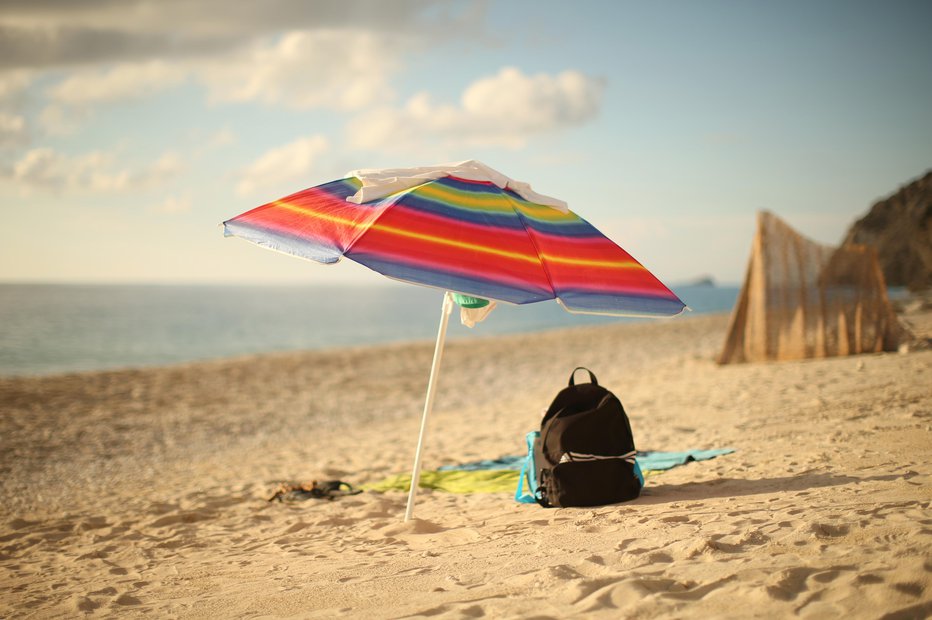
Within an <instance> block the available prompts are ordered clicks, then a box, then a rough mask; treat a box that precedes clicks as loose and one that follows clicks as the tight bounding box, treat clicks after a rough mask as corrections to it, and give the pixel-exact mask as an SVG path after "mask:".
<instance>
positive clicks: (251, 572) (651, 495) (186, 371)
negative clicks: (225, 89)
mask: <svg viewBox="0 0 932 620" xmlns="http://www.w3.org/2000/svg"><path fill="white" fill-rule="evenodd" d="M905 318H906V319H907V320H909V321H911V322H912V324H913V327H914V330H915V332H916V333H917V334H919V335H920V336H921V337H923V338H927V337H928V336H929V335H932V314H930V313H929V312H928V311H924V312H919V313H914V314H911V315H909V316H907V317H905ZM727 320H728V317H727V316H724V315H712V316H694V317H689V316H687V317H684V318H679V319H674V320H670V321H657V322H640V323H627V324H617V325H611V326H600V327H585V328H578V329H570V330H562V331H554V332H546V333H539V334H527V335H517V336H507V337H496V338H489V339H482V340H477V341H470V342H457V341H453V342H448V343H447V349H446V354H445V357H444V360H443V370H442V375H441V379H440V384H439V392H438V394H437V400H436V403H435V410H434V416H433V418H432V419H431V422H430V427H429V434H428V437H427V444H426V453H425V457H424V466H425V468H427V469H434V468H436V467H438V466H440V465H444V464H452V463H458V462H464V461H469V460H474V459H482V458H495V457H499V456H502V455H507V454H518V453H521V452H522V451H523V449H524V435H525V433H526V432H527V431H529V430H533V429H535V428H536V427H537V426H538V423H539V419H540V414H541V412H542V410H543V409H544V408H545V407H546V406H547V405H548V404H549V403H550V400H551V399H552V398H553V396H554V395H555V394H556V392H557V391H558V390H559V389H560V388H561V387H563V385H564V384H565V381H566V378H567V376H568V374H569V372H570V371H571V370H572V368H573V367H575V366H577V365H584V366H588V367H589V368H591V369H592V370H593V371H594V372H595V373H596V374H597V375H598V377H599V379H600V382H601V383H602V384H603V385H605V386H607V387H608V388H609V389H611V390H612V391H614V392H615V393H616V394H617V395H618V396H619V397H620V398H621V400H622V402H623V403H624V404H625V407H626V409H627V411H628V413H629V415H630V417H631V423H632V427H633V430H634V434H635V440H636V442H637V446H638V448H639V449H641V450H684V449H690V448H723V447H728V448H734V449H735V450H736V452H735V453H733V454H730V455H727V456H722V457H719V458H716V459H714V460H711V461H705V462H700V463H691V464H688V465H686V466H683V467H679V468H676V469H673V470H670V471H667V472H664V473H662V474H659V475H657V476H654V477H651V478H649V480H648V486H647V487H646V488H645V489H644V492H643V495H642V496H641V497H640V498H639V499H638V500H636V501H633V502H630V503H625V504H619V505H613V506H604V507H599V508H594V509H572V508H570V509H544V508H541V507H539V506H536V505H526V504H518V503H516V502H515V501H514V499H513V497H512V495H511V494H509V493H497V494H466V495H462V494H451V493H443V492H437V491H429V490H423V491H421V493H420V494H419V497H418V504H417V507H416V510H415V517H416V518H415V520H413V521H411V522H409V523H402V515H403V512H404V505H405V500H406V495H405V494H403V493H401V492H387V493H375V492H364V493H362V494H360V495H355V496H351V497H343V498H340V499H338V500H336V501H332V502H328V501H317V500H312V501H307V502H300V503H269V502H267V501H266V498H267V497H268V496H269V495H270V494H271V493H272V492H273V491H274V490H275V488H276V486H277V485H278V484H279V483H280V482H282V481H306V480H315V479H316V480H328V479H342V480H345V481H347V482H350V483H352V484H354V485H362V484H366V483H372V482H376V481H379V480H381V479H384V478H385V477H387V476H390V475H393V474H401V473H407V472H409V469H410V466H411V461H412V458H413V450H414V446H415V442H416V437H417V429H418V425H419V422H420V420H419V418H420V413H421V408H422V406H423V397H424V390H425V387H426V384H427V379H428V373H429V368H430V360H431V354H432V350H433V343H431V342H417V343H408V344H397V345H389V346H380V347H374V348H356V349H343V350H339V351H322V352H305V353H289V354H276V355H264V356H255V357H243V358H238V359H229V360H218V361H211V362H204V363H197V364H187V365H178V366H171V367H166V368H155V369H145V370H125V371H115V372H101V373H83V374H69V375H60V376H51V377H41V378H6V379H0V410H2V416H0V444H2V445H0V448H2V449H0V474H2V475H0V489H2V497H3V502H2V508H0V510H2V514H0V617H4V618H72V617H79V616H82V615H85V614H86V615H88V616H91V617H108V616H130V617H135V616H148V617H155V618H163V617H180V618H218V617H219V618H234V617H235V618H259V617H296V618H333V617H360V618H401V617H451V618H463V617H471V618H472V617H493V618H566V617H583V618H621V617H632V618H633V617H637V618H693V617H695V618H699V617H703V618H708V617H713V618H749V617H757V618H772V617H790V616H800V617H811V618H832V617H853V618H924V617H928V616H930V615H932V579H930V576H932V506H930V503H932V458H930V457H932V389H930V385H932V380H930V377H932V351H930V350H928V349H922V348H916V347H913V348H911V349H910V350H905V349H904V350H902V351H900V352H898V353H885V354H875V355H862V356H853V357H847V358H835V359H827V360H810V361H803V362H783V363H773V364H754V365H733V366H718V365H716V364H715V362H714V358H715V355H716V354H717V353H718V351H719V349H720V347H721V345H722V342H723V339H724V333H725V328H726V325H727ZM479 329H481V326H480V327H479Z"/></svg>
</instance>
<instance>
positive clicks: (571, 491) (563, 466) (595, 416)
mask: <svg viewBox="0 0 932 620" xmlns="http://www.w3.org/2000/svg"><path fill="white" fill-rule="evenodd" d="M577 370H585V371H586V372H588V373H589V379H590V381H591V383H583V384H580V385H576V382H575V380H574V376H575V374H576V371H577ZM636 453H637V452H636V450H635V448H634V436H633V435H632V434H631V424H630V422H628V416H627V415H626V414H625V409H624V407H622V405H621V401H620V400H618V397H617V396H615V395H614V394H612V393H611V392H609V391H608V390H606V389H605V388H604V387H602V386H600V385H599V382H598V380H596V378H595V375H594V374H592V371H591V370H589V369H588V368H582V367H579V368H576V369H575V370H573V372H572V374H570V381H569V386H568V387H566V388H564V389H563V390H561V391H560V393H559V394H557V396H556V398H554V399H553V403H552V404H551V405H550V408H549V409H548V410H547V413H546V414H544V418H543V420H542V421H541V425H540V437H539V438H538V439H537V441H536V442H535V445H534V460H535V461H536V466H537V482H538V492H537V493H536V498H537V501H538V503H540V504H541V505H542V506H601V505H604V504H614V503H617V502H624V501H628V500H632V499H634V498H636V497H637V496H638V495H640V493H641V479H640V478H639V477H638V475H637V473H636V471H637V470H636V465H635V461H634V457H635V454H636Z"/></svg>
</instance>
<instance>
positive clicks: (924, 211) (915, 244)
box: [843, 171, 932, 290]
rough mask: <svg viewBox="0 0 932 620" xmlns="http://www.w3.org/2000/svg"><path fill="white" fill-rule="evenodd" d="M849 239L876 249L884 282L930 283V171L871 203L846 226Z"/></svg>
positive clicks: (916, 285)
mask: <svg viewBox="0 0 932 620" xmlns="http://www.w3.org/2000/svg"><path fill="white" fill-rule="evenodd" d="M852 243H861V244H864V245H869V246H873V247H874V248H875V249H876V250H877V257H878V259H879V261H880V268H881V270H883V275H884V278H885V279H886V281H887V285H888V286H906V287H908V288H909V289H911V290H923V289H928V288H930V287H932V171H929V172H927V173H926V174H925V176H923V177H921V178H919V179H917V180H915V181H913V182H911V183H910V184H909V185H906V186H904V187H902V188H900V190H899V191H897V192H896V193H895V194H893V195H892V196H890V197H888V198H886V199H884V200H881V201H880V202H878V203H877V204H875V205H874V206H873V207H871V210H870V212H869V213H868V214H867V215H865V216H864V217H862V218H861V219H859V220H858V221H857V222H855V223H854V224H853V225H852V226H851V228H850V229H849V230H848V234H847V235H846V236H845V240H844V244H843V245H848V244H852Z"/></svg>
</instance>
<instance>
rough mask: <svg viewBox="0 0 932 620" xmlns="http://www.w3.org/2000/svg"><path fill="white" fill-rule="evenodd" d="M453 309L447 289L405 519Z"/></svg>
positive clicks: (411, 507)
mask: <svg viewBox="0 0 932 620" xmlns="http://www.w3.org/2000/svg"><path fill="white" fill-rule="evenodd" d="M452 311H453V295H452V294H450V292H449V291H447V292H446V293H444V295H443V309H442V311H441V314H440V329H439V331H438V332H437V344H436V346H435V347H434V362H433V363H432V364H431V366H430V381H429V382H428V383H427V400H426V401H425V402H424V415H423V416H422V417H421V433H420V434H419V435H418V437H417V452H415V453H414V471H413V472H412V473H411V490H410V491H408V508H407V509H406V510H405V521H410V520H411V516H412V515H413V514H414V496H415V495H417V485H418V483H419V482H420V480H421V448H422V447H423V446H424V436H425V435H426V434H427V416H429V415H430V411H431V409H433V408H434V391H435V390H436V387H437V378H438V377H439V375H440V360H441V358H443V343H444V341H445V340H446V339H447V323H449V322H450V312H452Z"/></svg>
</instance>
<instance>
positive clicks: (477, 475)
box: [363, 469, 519, 493]
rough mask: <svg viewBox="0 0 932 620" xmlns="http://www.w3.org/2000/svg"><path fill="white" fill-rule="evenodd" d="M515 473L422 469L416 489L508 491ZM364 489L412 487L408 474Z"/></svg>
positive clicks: (478, 491)
mask: <svg viewBox="0 0 932 620" xmlns="http://www.w3.org/2000/svg"><path fill="white" fill-rule="evenodd" d="M518 474H519V472H518V471H515V470H510V469H499V470H496V469H483V470H446V471H422V472H421V478H420V481H419V483H418V488H421V489H434V490H436V491H446V492H447V493H502V492H510V491H511V490H512V489H514V488H515V484H517V482H518ZM363 488H364V489H365V490H366V491H407V490H408V489H410V488H411V474H401V475H398V476H392V477H391V478H386V479H385V480H382V481H380V482H376V483H374V484H368V485H364V486H363Z"/></svg>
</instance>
